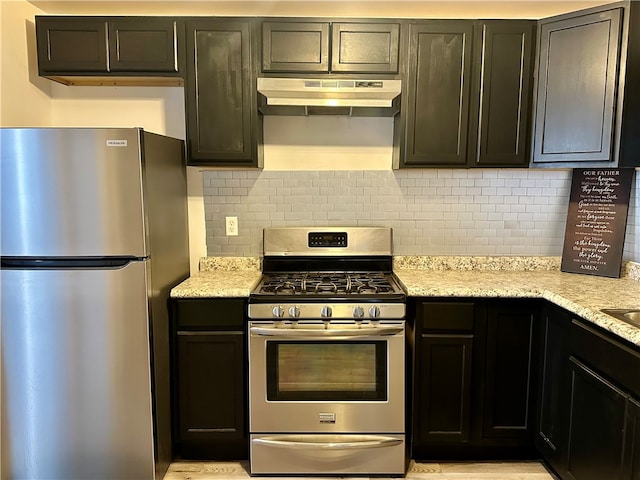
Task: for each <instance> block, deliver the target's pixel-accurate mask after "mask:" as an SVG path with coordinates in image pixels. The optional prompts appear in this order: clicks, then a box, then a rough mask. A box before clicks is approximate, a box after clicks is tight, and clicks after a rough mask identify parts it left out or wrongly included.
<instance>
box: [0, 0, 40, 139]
mask: <svg viewBox="0 0 640 480" xmlns="http://www.w3.org/2000/svg"><path fill="white" fill-rule="evenodd" d="M41 13H42V12H41V11H40V10H39V9H37V8H35V7H34V6H33V5H31V4H30V3H28V2H25V1H23V0H15V1H14V0H0V126H2V127H21V126H36V127H37V126H48V125H50V124H51V82H50V81H49V80H46V79H44V78H40V77H38V67H37V57H36V40H35V30H34V26H33V16H34V15H37V14H41Z"/></svg>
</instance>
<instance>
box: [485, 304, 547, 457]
mask: <svg viewBox="0 0 640 480" xmlns="http://www.w3.org/2000/svg"><path fill="white" fill-rule="evenodd" d="M537 317H538V314H537V309H536V308H531V306H530V305H529V304H527V303H522V302H520V301H512V300H509V301H501V302H494V303H491V304H489V305H488V309H487V328H486V332H487V333H486V335H487V340H486V360H485V375H484V378H485V381H484V395H483V397H484V411H483V421H482V435H483V437H485V438H496V439H500V438H507V439H511V440H514V439H522V441H523V444H525V445H530V444H531V443H532V440H533V437H532V432H533V421H534V414H535V395H534V392H535V386H536V376H535V372H537V358H538V344H537V334H536V332H537V329H538V328H539V322H538V318H537Z"/></svg>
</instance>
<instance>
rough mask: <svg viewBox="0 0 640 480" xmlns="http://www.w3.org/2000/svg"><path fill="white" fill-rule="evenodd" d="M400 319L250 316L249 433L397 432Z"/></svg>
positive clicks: (400, 422)
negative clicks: (266, 318) (359, 322)
mask: <svg viewBox="0 0 640 480" xmlns="http://www.w3.org/2000/svg"><path fill="white" fill-rule="evenodd" d="M404 323H405V322H404V320H395V321H394V320H388V321H380V322H379V323H378V322H377V323H376V325H371V324H368V323H363V324H362V325H357V324H356V323H355V322H353V321H349V320H345V321H332V322H331V323H330V324H329V325H328V326H325V325H324V323H323V322H322V321H316V320H307V321H305V320H301V321H299V322H296V325H295V326H294V325H293V324H291V322H278V323H274V322H272V321H264V322H262V321H252V322H250V326H249V397H250V408H249V416H250V422H249V424H250V431H251V432H252V433H280V432H286V433H359V434H363V433H404V427H405V421H404V386H405V369H404V362H405V353H404V352H405V333H404Z"/></svg>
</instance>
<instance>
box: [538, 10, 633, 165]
mask: <svg viewBox="0 0 640 480" xmlns="http://www.w3.org/2000/svg"><path fill="white" fill-rule="evenodd" d="M621 19H622V9H621V8H616V9H612V10H607V11H604V12H596V13H590V14H571V15H568V16H562V17H560V18H554V19H547V20H544V21H542V22H541V23H540V43H539V52H538V55H539V57H538V84H537V91H536V94H537V96H536V114H535V123H534V136H533V158H532V160H533V163H543V162H546V163H549V162H552V163H556V162H609V163H610V162H611V161H612V160H613V155H612V153H613V140H614V139H613V133H614V124H615V100H616V93H617V88H618V67H619V49H620V32H621Z"/></svg>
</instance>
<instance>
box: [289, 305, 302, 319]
mask: <svg viewBox="0 0 640 480" xmlns="http://www.w3.org/2000/svg"><path fill="white" fill-rule="evenodd" d="M289 316H290V317H293V318H298V317H299V316H300V308H299V307H296V306H293V307H289Z"/></svg>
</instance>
